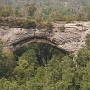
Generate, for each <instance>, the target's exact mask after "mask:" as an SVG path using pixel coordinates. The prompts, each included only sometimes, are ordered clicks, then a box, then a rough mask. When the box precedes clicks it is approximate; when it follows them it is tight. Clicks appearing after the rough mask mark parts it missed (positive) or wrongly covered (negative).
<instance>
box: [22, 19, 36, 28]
mask: <svg viewBox="0 0 90 90" xmlns="http://www.w3.org/2000/svg"><path fill="white" fill-rule="evenodd" d="M23 28H36V23H35V21H34V20H31V19H29V20H26V21H25V22H24V25H23Z"/></svg>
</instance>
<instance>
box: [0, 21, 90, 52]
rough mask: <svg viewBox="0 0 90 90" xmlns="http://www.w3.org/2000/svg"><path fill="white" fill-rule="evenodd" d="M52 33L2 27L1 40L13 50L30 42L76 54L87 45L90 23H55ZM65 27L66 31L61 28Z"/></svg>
mask: <svg viewBox="0 0 90 90" xmlns="http://www.w3.org/2000/svg"><path fill="white" fill-rule="evenodd" d="M53 25H54V28H53V30H52V32H51V33H50V32H49V31H48V30H46V29H41V30H38V29H23V28H7V27H5V28H3V27H0V38H2V41H3V42H7V46H8V47H9V48H10V49H11V50H16V49H18V48H20V47H22V46H23V45H25V44H27V43H30V42H42V43H49V44H51V45H53V46H55V47H57V48H59V49H61V50H63V51H66V52H75V51H77V50H78V49H79V48H81V47H82V46H83V45H85V36H86V34H87V33H90V22H89V21H88V22H73V23H65V22H61V23H53ZM62 26H64V29H65V30H64V31H63V32H62V31H61V27H62Z"/></svg>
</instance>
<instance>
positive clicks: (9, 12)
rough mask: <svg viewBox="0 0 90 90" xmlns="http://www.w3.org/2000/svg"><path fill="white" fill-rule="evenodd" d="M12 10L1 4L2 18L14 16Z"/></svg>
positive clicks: (0, 14) (0, 13)
mask: <svg viewBox="0 0 90 90" xmlns="http://www.w3.org/2000/svg"><path fill="white" fill-rule="evenodd" d="M12 12H13V10H12V8H11V7H10V6H8V5H5V4H0V16H2V17H8V16H10V15H12Z"/></svg>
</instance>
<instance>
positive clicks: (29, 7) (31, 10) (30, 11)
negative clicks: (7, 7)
mask: <svg viewBox="0 0 90 90" xmlns="http://www.w3.org/2000/svg"><path fill="white" fill-rule="evenodd" d="M25 10H26V12H27V14H28V15H29V16H33V15H34V12H35V11H36V7H35V5H34V4H25Z"/></svg>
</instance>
